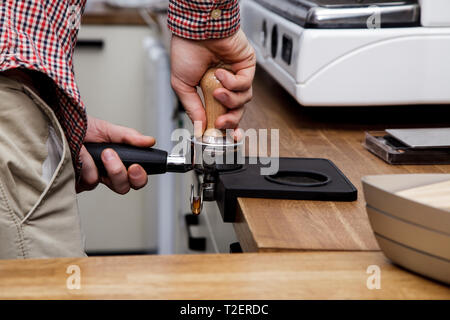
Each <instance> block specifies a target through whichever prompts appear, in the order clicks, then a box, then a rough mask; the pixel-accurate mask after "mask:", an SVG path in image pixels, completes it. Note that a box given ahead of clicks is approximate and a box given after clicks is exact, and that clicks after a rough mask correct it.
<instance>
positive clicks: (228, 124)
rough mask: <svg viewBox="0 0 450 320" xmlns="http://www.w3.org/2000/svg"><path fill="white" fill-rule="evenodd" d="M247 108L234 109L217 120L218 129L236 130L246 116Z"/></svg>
mask: <svg viewBox="0 0 450 320" xmlns="http://www.w3.org/2000/svg"><path fill="white" fill-rule="evenodd" d="M244 111H245V108H244V107H241V108H238V109H233V110H230V111H229V112H227V113H226V114H224V115H221V116H220V117H218V118H217V119H216V123H215V126H216V128H218V129H235V128H237V127H238V125H239V122H240V121H241V119H242V116H243V115H244Z"/></svg>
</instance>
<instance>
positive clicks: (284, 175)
mask: <svg viewBox="0 0 450 320" xmlns="http://www.w3.org/2000/svg"><path fill="white" fill-rule="evenodd" d="M265 178H266V179H267V180H269V181H271V182H275V183H279V184H285V185H288V186H299V187H318V186H323V185H324V184H327V183H328V182H330V181H331V179H330V178H329V177H328V176H327V175H325V174H321V173H318V172H313V171H278V173H277V174H274V175H270V176H265Z"/></svg>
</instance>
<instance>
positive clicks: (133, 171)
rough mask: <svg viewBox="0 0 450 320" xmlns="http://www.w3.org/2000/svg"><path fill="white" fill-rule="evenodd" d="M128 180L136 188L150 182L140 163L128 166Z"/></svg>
mask: <svg viewBox="0 0 450 320" xmlns="http://www.w3.org/2000/svg"><path fill="white" fill-rule="evenodd" d="M128 181H129V182H130V185H131V187H132V188H133V189H134V190H138V189H141V188H143V187H144V186H145V185H146V184H147V182H148V177H147V173H146V172H145V170H144V168H142V167H141V166H140V165H138V164H133V165H131V166H130V167H129V168H128Z"/></svg>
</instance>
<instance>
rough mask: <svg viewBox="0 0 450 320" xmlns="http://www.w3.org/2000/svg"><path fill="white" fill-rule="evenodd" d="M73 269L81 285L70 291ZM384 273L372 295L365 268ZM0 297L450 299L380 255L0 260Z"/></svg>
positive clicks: (435, 286)
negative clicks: (77, 274) (376, 269)
mask: <svg viewBox="0 0 450 320" xmlns="http://www.w3.org/2000/svg"><path fill="white" fill-rule="evenodd" d="M70 265H77V266H78V267H79V268H80V275H81V278H80V279H81V282H80V283H81V288H80V289H79V290H76V289H73V290H69V289H67V285H66V282H67V279H68V277H69V274H67V273H66V271H67V268H68V267H69V266H70ZM370 265H377V266H379V267H380V270H381V283H380V284H381V289H379V290H377V289H373V290H369V289H368V288H367V285H366V284H367V279H368V277H369V276H370V275H369V274H367V273H366V271H367V268H368V266H370ZM0 299H450V289H449V287H446V286H444V285H441V284H439V283H435V282H432V281H430V280H426V279H424V278H421V277H418V276H416V275H414V274H412V273H409V272H407V271H404V270H402V269H399V268H397V267H395V266H393V265H392V264H390V263H389V262H388V261H387V260H386V259H385V258H384V256H383V255H382V254H381V253H378V252H321V253H318V252H309V253H259V254H234V255H226V254H224V255H175V256H131V257H125V256H121V257H120V256H119V257H95V258H77V259H76V258H72V259H46V260H25V261H24V260H9V261H5V260H4V261H0Z"/></svg>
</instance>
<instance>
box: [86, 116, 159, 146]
mask: <svg viewBox="0 0 450 320" xmlns="http://www.w3.org/2000/svg"><path fill="white" fill-rule="evenodd" d="M85 142H109V143H125V144H131V145H133V146H136V147H151V146H153V145H154V144H155V138H153V137H149V136H145V135H143V134H142V133H140V132H138V131H137V130H135V129H133V128H127V127H123V126H119V125H115V124H112V123H109V122H108V121H104V120H100V119H96V118H94V117H89V121H88V133H87V134H86V138H85Z"/></svg>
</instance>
